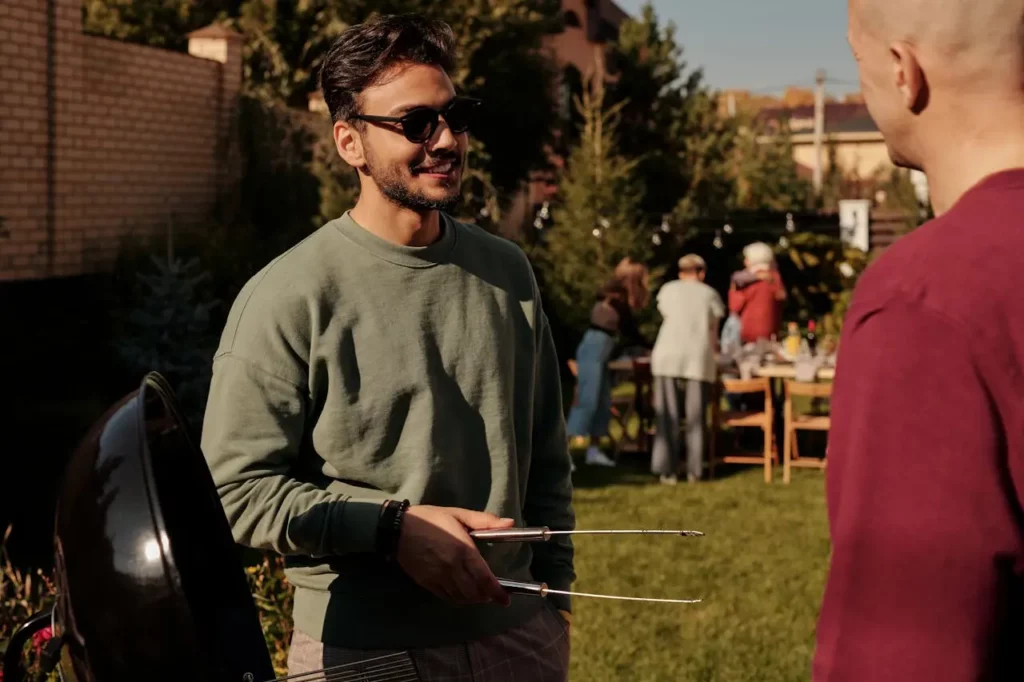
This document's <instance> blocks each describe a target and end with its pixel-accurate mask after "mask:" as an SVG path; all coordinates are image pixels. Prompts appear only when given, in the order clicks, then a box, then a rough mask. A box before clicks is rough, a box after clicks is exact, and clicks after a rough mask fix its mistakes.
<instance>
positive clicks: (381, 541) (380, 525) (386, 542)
mask: <svg viewBox="0 0 1024 682" xmlns="http://www.w3.org/2000/svg"><path fill="white" fill-rule="evenodd" d="M408 508H409V500H402V501H398V500H385V501H384V504H383V505H381V508H380V518H379V519H378V520H377V553H378V554H381V555H383V556H384V557H386V558H388V559H391V558H392V557H394V556H395V553H396V552H397V551H398V538H399V536H400V535H401V533H402V519H403V518H404V517H405V510H406V509H408Z"/></svg>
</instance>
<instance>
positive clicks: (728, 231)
mask: <svg viewBox="0 0 1024 682" xmlns="http://www.w3.org/2000/svg"><path fill="white" fill-rule="evenodd" d="M722 230H723V231H724V232H725V233H726V234H732V225H730V224H729V223H726V224H725V227H723V228H722Z"/></svg>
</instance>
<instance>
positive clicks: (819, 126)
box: [814, 69, 825, 194]
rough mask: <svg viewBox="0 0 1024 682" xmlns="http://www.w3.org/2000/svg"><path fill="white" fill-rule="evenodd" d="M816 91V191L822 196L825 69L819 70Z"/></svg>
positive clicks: (816, 78)
mask: <svg viewBox="0 0 1024 682" xmlns="http://www.w3.org/2000/svg"><path fill="white" fill-rule="evenodd" d="M815 83H816V87H815V90H814V191H815V192H817V193H818V194H821V181H822V160H821V157H822V153H821V152H822V145H823V143H824V137H825V69H818V73H817V75H816V77H815Z"/></svg>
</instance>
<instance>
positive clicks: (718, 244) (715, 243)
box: [711, 230, 722, 249]
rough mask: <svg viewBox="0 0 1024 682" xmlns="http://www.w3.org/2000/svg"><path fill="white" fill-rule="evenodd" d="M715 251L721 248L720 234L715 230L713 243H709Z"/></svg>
mask: <svg viewBox="0 0 1024 682" xmlns="http://www.w3.org/2000/svg"><path fill="white" fill-rule="evenodd" d="M711 243H712V245H713V246H714V247H715V248H716V249H720V248H722V232H721V231H720V230H715V241H713V242H711Z"/></svg>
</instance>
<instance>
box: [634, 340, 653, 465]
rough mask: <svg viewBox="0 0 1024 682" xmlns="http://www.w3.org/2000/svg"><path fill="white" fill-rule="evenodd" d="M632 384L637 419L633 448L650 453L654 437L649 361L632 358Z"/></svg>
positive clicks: (651, 375) (651, 380) (651, 381)
mask: <svg viewBox="0 0 1024 682" xmlns="http://www.w3.org/2000/svg"><path fill="white" fill-rule="evenodd" d="M633 383H634V385H635V386H636V394H635V395H634V396H633V410H634V412H635V414H636V416H637V419H638V425H637V437H636V443H635V446H636V449H637V451H638V452H650V451H651V445H652V442H651V441H652V439H653V435H654V375H653V374H652V373H651V363H650V360H649V359H647V358H644V359H641V358H633Z"/></svg>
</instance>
